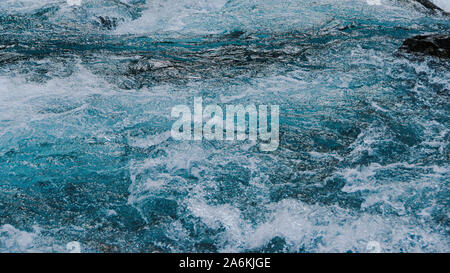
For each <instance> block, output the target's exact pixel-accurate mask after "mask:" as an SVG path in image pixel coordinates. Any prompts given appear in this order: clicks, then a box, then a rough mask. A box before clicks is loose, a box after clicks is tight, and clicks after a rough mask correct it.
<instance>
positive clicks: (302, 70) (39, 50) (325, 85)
mask: <svg viewBox="0 0 450 273" xmlns="http://www.w3.org/2000/svg"><path fill="white" fill-rule="evenodd" d="M368 2H371V1H368ZM375 2H377V1H375ZM100 17H101V18H100ZM449 29H450V21H449V20H448V18H444V17H441V16H438V15H436V16H433V15H429V14H427V13H426V12H425V11H424V10H422V9H420V8H419V9H418V8H417V7H415V6H413V5H411V4H408V3H407V2H406V1H398V2H397V1H381V2H380V5H369V4H368V3H367V1H345V0H343V1H331V0H328V1H327V0H318V1H314V2H311V1H293V0H292V1H261V0H253V1H234V0H228V1H226V0H223V1H221V0H214V1H188V0H183V1H171V0H168V1H159V0H158V1H145V0H135V1H133V0H128V1H119V0H115V1H100V0H83V1H82V4H81V5H80V6H77V5H75V6H69V5H68V4H67V3H66V1H58V0H46V1H31V0H28V1H26V0H8V1H2V2H1V3H0V189H1V191H0V251H2V252H27V251H44V252H64V251H67V249H66V245H67V243H69V242H73V241H76V242H78V243H79V244H80V246H81V250H82V251H84V252H110V251H113V252H114V251H121V252H249V251H262V252H366V251H368V248H367V247H368V245H371V244H372V245H373V242H376V244H378V245H379V246H380V248H381V251H385V252H448V251H449V243H450V237H449V228H450V225H449V211H448V208H449V201H450V194H449V172H450V169H449V158H450V154H449V136H450V132H449V128H450V126H449V125H450V122H449V110H450V108H449V87H450V69H449V67H450V63H449V61H448V60H440V59H436V58H431V57H423V56H412V55H408V54H405V53H402V52H399V51H398V47H399V46H400V45H401V44H402V42H403V41H404V40H405V39H406V38H408V37H411V36H414V35H418V34H424V33H448V32H449ZM194 97H203V101H204V104H216V103H217V104H219V105H221V106H223V105H225V104H244V105H247V104H256V105H260V104H271V105H274V104H276V105H279V106H280V145H279V148H278V149H277V150H276V151H274V152H262V151H260V150H259V146H258V145H257V143H255V142H250V141H234V142H222V141H206V140H204V141H201V142H200V141H186V142H182V141H175V140H173V139H172V138H171V137H170V129H171V126H172V124H173V122H174V121H175V119H173V118H172V117H171V109H172V107H173V106H175V105H178V104H187V105H192V102H193V98H194Z"/></svg>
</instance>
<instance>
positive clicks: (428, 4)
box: [414, 0, 450, 16]
mask: <svg viewBox="0 0 450 273" xmlns="http://www.w3.org/2000/svg"><path fill="white" fill-rule="evenodd" d="M414 2H417V3H419V4H421V5H422V6H424V7H425V8H427V9H428V10H430V11H431V12H433V13H436V12H439V13H441V14H443V15H446V16H449V15H450V13H448V12H445V11H444V10H443V9H441V8H440V7H438V6H436V5H435V4H434V3H433V2H431V1H429V0H414Z"/></svg>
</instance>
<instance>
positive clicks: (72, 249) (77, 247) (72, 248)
mask: <svg viewBox="0 0 450 273" xmlns="http://www.w3.org/2000/svg"><path fill="white" fill-rule="evenodd" d="M66 249H67V251H68V252H69V253H81V244H80V243H79V242H77V241H73V242H70V243H67V245H66Z"/></svg>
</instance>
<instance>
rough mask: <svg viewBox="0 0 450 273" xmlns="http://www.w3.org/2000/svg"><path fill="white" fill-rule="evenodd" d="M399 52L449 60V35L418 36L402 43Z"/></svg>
mask: <svg viewBox="0 0 450 273" xmlns="http://www.w3.org/2000/svg"><path fill="white" fill-rule="evenodd" d="M400 49H401V50H405V51H407V52H413V53H421V54H424V55H431V56H437V57H440V58H450V35H419V36H415V37H412V38H409V39H406V40H405V41H404V42H403V45H402V46H401V47H400Z"/></svg>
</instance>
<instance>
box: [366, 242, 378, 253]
mask: <svg viewBox="0 0 450 273" xmlns="http://www.w3.org/2000/svg"><path fill="white" fill-rule="evenodd" d="M366 250H367V252H369V253H381V245H380V243H379V242H377V241H370V242H368V243H367V247H366Z"/></svg>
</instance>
